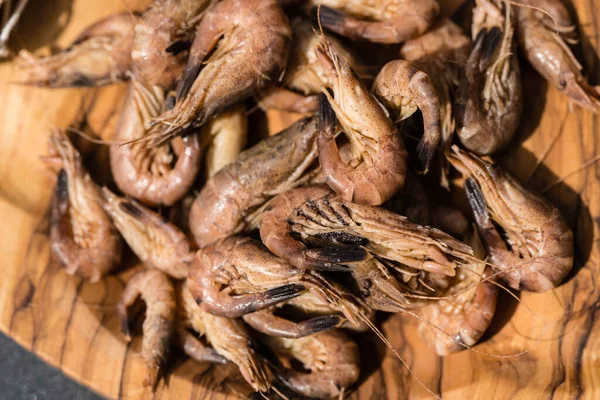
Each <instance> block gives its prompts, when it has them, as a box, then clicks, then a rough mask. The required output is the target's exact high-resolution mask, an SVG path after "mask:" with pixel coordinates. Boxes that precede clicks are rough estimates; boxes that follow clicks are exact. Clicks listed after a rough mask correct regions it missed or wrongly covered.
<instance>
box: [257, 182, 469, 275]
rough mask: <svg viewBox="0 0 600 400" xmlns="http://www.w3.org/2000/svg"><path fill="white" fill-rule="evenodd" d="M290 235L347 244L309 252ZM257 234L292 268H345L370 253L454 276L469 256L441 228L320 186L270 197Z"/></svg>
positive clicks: (458, 243) (466, 251)
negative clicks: (362, 202)
mask: <svg viewBox="0 0 600 400" xmlns="http://www.w3.org/2000/svg"><path fill="white" fill-rule="evenodd" d="M293 233H295V234H298V235H300V236H301V238H302V240H303V241H306V240H307V239H308V238H321V239H324V240H328V241H330V242H339V243H343V244H346V245H350V246H346V247H339V246H337V247H336V246H334V247H331V248H321V249H311V250H308V249H307V248H306V246H305V245H304V244H303V243H302V241H299V240H296V239H295V238H294V236H292V234H293ZM260 236H261V239H262V241H263V243H264V244H265V245H266V246H267V248H269V250H271V251H272V252H273V253H275V254H276V255H278V256H279V257H282V258H283V259H285V260H287V261H288V262H290V263H292V264H293V265H294V266H296V267H297V268H310V267H312V266H313V265H315V266H325V267H327V266H329V267H330V268H331V269H333V267H336V266H337V267H340V269H341V270H346V271H348V268H347V267H343V266H342V265H339V264H348V263H350V264H352V263H356V262H360V261H366V260H368V258H369V253H372V254H374V255H375V256H376V257H378V258H382V259H386V260H391V261H395V262H398V263H401V264H403V265H405V266H408V267H411V268H415V269H418V270H424V271H429V272H433V273H439V274H444V275H447V276H454V275H455V269H456V268H457V267H460V266H461V265H464V264H468V263H469V262H470V260H471V259H472V250H471V248H470V247H469V246H467V245H466V244H464V243H462V242H460V241H458V240H456V239H454V238H453V237H451V236H449V235H447V234H445V233H444V232H442V231H439V230H437V229H435V228H431V227H428V226H422V225H419V224H415V223H413V222H410V221H408V220H407V219H406V217H403V216H401V215H398V214H395V213H393V212H391V211H388V210H385V209H384V208H381V207H375V206H366V205H360V204H354V203H351V202H349V201H346V200H344V199H342V198H341V197H340V196H337V195H335V194H334V193H333V192H332V191H331V190H329V189H328V188H326V187H324V186H309V187H303V188H297V189H293V190H290V191H288V192H286V193H283V194H281V195H279V196H277V197H276V198H275V199H273V201H272V202H271V203H270V204H269V206H268V207H267V209H266V210H265V212H264V214H263V220H262V223H261V227H260ZM357 247H358V248H359V249H360V248H362V249H366V250H368V252H364V250H363V251H358V249H356V248H357ZM352 249H355V250H353V251H351V250H352Z"/></svg>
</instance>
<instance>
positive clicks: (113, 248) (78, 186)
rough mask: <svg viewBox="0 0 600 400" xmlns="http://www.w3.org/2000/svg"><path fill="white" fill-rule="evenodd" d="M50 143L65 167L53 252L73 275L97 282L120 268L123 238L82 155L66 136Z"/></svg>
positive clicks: (55, 204) (55, 206) (56, 199)
mask: <svg viewBox="0 0 600 400" xmlns="http://www.w3.org/2000/svg"><path fill="white" fill-rule="evenodd" d="M50 140H51V143H52V146H53V150H54V151H55V152H56V153H57V156H59V157H60V158H61V161H60V162H59V164H60V165H62V169H61V170H60V172H59V174H58V178H57V181H56V188H55V189H54V196H53V198H52V205H51V222H50V226H51V228H50V240H51V243H52V245H51V246H52V252H53V253H54V254H55V255H56V257H57V258H58V260H59V261H60V262H61V264H63V265H64V267H65V270H66V272H67V273H68V274H69V275H73V274H77V275H78V276H80V277H81V278H83V279H87V280H89V281H90V282H97V281H99V280H100V278H102V277H103V276H104V275H106V274H107V273H109V272H110V271H112V270H113V269H114V268H115V267H117V266H118V265H119V262H120V260H121V247H122V246H121V238H120V237H119V233H118V232H117V230H116V228H115V225H114V224H113V222H112V220H111V218H110V216H109V214H108V213H106V211H104V209H103V208H102V205H103V203H104V200H103V198H102V195H101V193H100V189H99V188H98V186H97V185H96V184H95V183H94V182H93V181H92V179H91V178H90V176H89V174H88V173H87V171H86V170H85V168H84V167H83V165H82V161H81V156H80V155H79V152H78V151H77V150H76V149H75V148H74V147H73V144H71V142H70V141H69V139H68V138H67V136H66V135H65V134H64V133H58V132H57V133H54V134H52V136H51V137H50Z"/></svg>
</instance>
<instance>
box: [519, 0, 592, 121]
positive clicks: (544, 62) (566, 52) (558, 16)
mask: <svg viewBox="0 0 600 400" xmlns="http://www.w3.org/2000/svg"><path fill="white" fill-rule="evenodd" d="M524 3H525V4H527V5H531V6H536V7H539V8H540V9H543V10H544V11H547V12H549V13H550V14H551V15H552V17H553V18H554V20H556V21H558V24H559V25H558V30H559V32H561V33H565V34H567V35H569V34H571V33H574V32H575V25H574V24H573V23H572V22H571V20H570V16H569V14H568V11H567V10H566V8H565V7H564V6H563V5H562V4H561V3H560V1H557V0H544V1H539V0H538V1H533V0H525V1H524ZM556 31H557V27H556V25H554V24H553V21H552V20H550V18H549V17H548V16H547V15H545V14H542V13H541V12H540V11H539V10H535V9H532V8H530V7H518V8H517V36H518V39H519V46H520V49H521V53H522V54H523V55H524V56H525V58H527V60H528V61H529V62H530V63H531V65H533V67H534V68H535V69H536V70H537V71H538V72H539V73H540V74H541V75H542V76H543V77H544V78H546V80H547V81H548V82H550V83H551V84H553V85H554V86H555V87H556V88H557V89H558V90H560V91H561V92H563V93H564V94H565V95H566V96H568V97H569V99H570V100H572V101H573V102H575V103H576V104H578V105H580V106H582V107H586V108H588V109H590V110H592V111H594V112H598V110H600V87H598V86H591V85H589V84H588V83H587V81H586V80H585V78H584V77H583V75H582V74H581V64H580V63H579V62H578V61H577V59H576V58H575V55H573V52H572V51H571V49H569V46H568V45H567V43H566V41H568V40H569V37H568V36H567V37H563V36H562V35H561V36H559V35H557V34H556Z"/></svg>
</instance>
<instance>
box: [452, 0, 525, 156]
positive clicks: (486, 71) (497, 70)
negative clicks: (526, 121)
mask: <svg viewBox="0 0 600 400" xmlns="http://www.w3.org/2000/svg"><path fill="white" fill-rule="evenodd" d="M493 1H494V0H477V6H476V7H475V9H474V11H473V27H474V33H477V35H476V38H475V41H474V43H473V49H472V51H471V54H470V55H469V59H468V61H467V65H466V67H465V74H466V77H465V79H464V80H463V81H462V82H461V84H460V86H459V89H458V93H457V99H456V104H455V110H456V123H457V128H458V129H457V134H458V137H459V139H460V141H461V143H462V144H463V145H464V146H465V147H466V148H467V149H469V150H470V151H472V152H475V153H477V154H480V155H486V154H491V153H494V152H496V151H498V150H500V149H502V148H503V147H505V146H506V145H507V144H508V143H509V142H510V140H511V139H512V137H513V135H514V133H515V131H516V129H517V126H518V124H519V119H520V118H521V111H522V108H523V99H522V93H521V76H520V75H521V72H520V69H519V63H518V60H517V56H516V54H515V42H514V40H513V39H514V37H513V36H514V35H513V34H514V29H513V24H512V19H513V18H512V13H511V6H510V3H508V2H506V4H505V6H504V8H501V7H500V6H496V5H495V4H494V3H493ZM497 1H498V2H503V1H504V0H497ZM503 11H504V14H503Z"/></svg>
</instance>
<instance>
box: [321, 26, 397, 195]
mask: <svg viewBox="0 0 600 400" xmlns="http://www.w3.org/2000/svg"><path fill="white" fill-rule="evenodd" d="M316 54H317V58H318V59H319V61H320V62H321V63H322V65H323V67H324V70H326V71H327V74H328V75H329V82H331V84H330V85H329V86H328V88H330V89H332V90H333V96H332V95H331V94H330V93H329V92H328V91H326V90H323V95H324V97H323V95H321V96H322V97H321V101H320V111H319V114H320V115H319V118H320V120H319V139H318V146H319V163H320V165H321V168H322V169H323V172H324V174H325V176H326V180H325V181H326V183H327V184H328V185H329V186H330V187H331V188H332V189H333V190H335V191H336V192H337V193H338V194H340V195H341V196H342V197H343V198H344V199H346V200H348V201H353V202H356V203H362V204H371V205H379V204H383V203H385V202H386V201H387V200H389V199H390V198H391V197H392V196H393V195H394V194H395V193H396V192H397V191H398V190H399V189H400V188H401V187H402V185H403V184H404V177H405V175H406V159H407V152H406V149H405V148H404V143H403V141H402V138H401V137H400V135H399V133H398V130H397V129H396V126H395V124H394V123H393V122H392V120H391V119H390V118H389V116H388V114H387V111H386V110H385V109H384V108H383V107H382V106H381V104H379V102H378V101H377V100H376V99H375V98H374V97H373V96H372V95H371V94H370V93H369V92H368V90H367V89H366V88H365V86H364V85H363V84H362V83H361V82H360V80H359V79H358V77H357V76H356V74H355V73H354V71H352V69H351V68H350V65H349V64H348V62H347V61H346V60H344V59H343V58H342V56H341V55H340V54H339V53H337V51H336V50H335V48H334V47H332V46H331V45H330V44H329V42H328V40H327V39H326V38H324V37H323V38H322V39H321V42H320V44H319V46H318V47H317V49H316ZM336 119H339V121H340V123H341V125H342V129H343V131H344V133H345V134H346V135H347V136H348V139H349V140H350V144H351V149H352V155H353V159H352V161H351V162H350V164H346V163H344V162H343V161H342V159H341V157H340V152H339V149H338V145H337V144H336V140H335V138H336Z"/></svg>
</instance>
